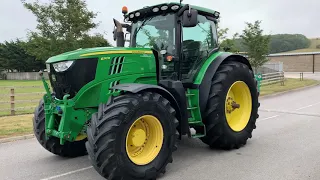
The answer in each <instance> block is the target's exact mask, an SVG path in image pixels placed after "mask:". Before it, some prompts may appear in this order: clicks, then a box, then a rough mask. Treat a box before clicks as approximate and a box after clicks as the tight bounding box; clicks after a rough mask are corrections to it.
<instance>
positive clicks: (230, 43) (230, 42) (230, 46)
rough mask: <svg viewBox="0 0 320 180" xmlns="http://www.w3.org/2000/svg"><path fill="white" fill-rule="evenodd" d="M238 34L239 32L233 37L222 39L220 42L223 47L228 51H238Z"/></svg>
mask: <svg viewBox="0 0 320 180" xmlns="http://www.w3.org/2000/svg"><path fill="white" fill-rule="evenodd" d="M238 36H239V34H238V33H235V34H234V35H233V37H232V39H225V40H224V41H222V43H221V44H220V47H221V49H223V50H224V51H227V52H233V53H238V52H239V51H240V50H239V48H238V47H237V46H236V39H237V37H238Z"/></svg>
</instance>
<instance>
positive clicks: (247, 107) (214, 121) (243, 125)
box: [201, 61, 259, 149]
mask: <svg viewBox="0 0 320 180" xmlns="http://www.w3.org/2000/svg"><path fill="white" fill-rule="evenodd" d="M258 107H259V102H258V91H257V82H256V80H255V78H254V75H253V72H252V71H251V70H250V69H249V68H248V66H246V65H245V64H242V63H240V62H233V61H229V62H226V63H223V64H222V65H220V67H219V69H218V71H217V72H216V74H215V76H214V78H213V79H212V84H211V89H210V94H209V99H208V103H207V108H206V111H205V114H204V118H203V119H204V120H203V122H204V124H205V125H206V130H207V132H206V133H207V134H206V136H205V137H203V138H201V140H202V141H203V142H204V143H206V144H208V145H210V147H212V148H222V149H233V148H239V147H240V146H242V145H245V144H246V142H247V139H248V138H251V137H252V131H253V130H254V129H255V128H256V125H255V123H256V119H257V118H258V116H259V115H258Z"/></svg>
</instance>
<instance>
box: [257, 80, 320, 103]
mask: <svg viewBox="0 0 320 180" xmlns="http://www.w3.org/2000/svg"><path fill="white" fill-rule="evenodd" d="M316 86H320V82H318V83H316V84H313V85H310V86H305V87H300V88H296V89H291V90H287V91H282V92H278V93H274V94H269V95H263V96H260V97H259V99H266V98H272V97H276V96H280V95H283V94H288V93H291V92H299V91H303V90H306V89H311V88H313V87H316Z"/></svg>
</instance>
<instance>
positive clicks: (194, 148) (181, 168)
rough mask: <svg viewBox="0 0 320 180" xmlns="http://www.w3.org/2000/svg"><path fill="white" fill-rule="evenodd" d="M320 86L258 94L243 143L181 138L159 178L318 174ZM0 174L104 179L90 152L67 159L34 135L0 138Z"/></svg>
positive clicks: (263, 179) (23, 178) (306, 178)
mask: <svg viewBox="0 0 320 180" xmlns="http://www.w3.org/2000/svg"><path fill="white" fill-rule="evenodd" d="M319 92H320V86H316V87H313V88H309V89H306V90H303V91H297V92H291V93H286V94H284V95H279V96H274V97H268V98H262V99H261V100H260V102H261V108H260V113H259V114H260V118H259V119H258V121H257V129H256V130H255V131H254V133H253V137H252V139H250V140H249V141H248V143H247V145H246V146H245V147H242V148H240V149H237V150H231V151H222V150H211V149H209V148H208V147H207V146H206V145H204V144H203V143H202V142H201V141H199V140H198V139H188V138H183V140H182V141H181V142H180V144H179V148H178V151H177V152H175V153H174V161H173V163H172V164H170V165H169V166H168V167H167V172H166V174H165V175H164V176H162V177H160V178H159V179H160V180H180V179H181V180H220V179H221V180H319V179H320V156H319V154H320V131H319V128H320V96H319ZM0 179H1V180H51V179H52V180H73V179H74V180H104V179H103V178H101V177H100V176H99V174H98V173H97V172H95V170H94V169H93V168H92V167H91V165H90V162H89V160H88V157H87V156H85V157H79V158H74V159H65V158H61V157H57V156H55V155H52V154H50V153H48V152H47V151H46V150H44V149H43V148H42V147H41V146H40V145H39V144H38V142H37V141H36V140H35V139H29V140H22V141H17V142H10V143H5V144H0Z"/></svg>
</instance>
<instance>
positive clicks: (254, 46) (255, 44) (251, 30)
mask: <svg viewBox="0 0 320 180" xmlns="http://www.w3.org/2000/svg"><path fill="white" fill-rule="evenodd" d="M246 24H247V27H246V28H245V29H244V30H243V34H241V35H240V37H241V38H242V39H243V45H244V46H246V47H247V48H248V51H247V53H246V54H247V55H248V58H249V61H250V63H251V65H252V66H253V67H254V68H258V67H260V66H262V65H263V64H264V63H266V62H267V61H268V59H267V58H266V55H267V54H268V53H269V43H270V36H269V35H267V36H265V35H263V30H262V29H261V27H260V24H261V21H255V22H254V23H248V22H247V23H246Z"/></svg>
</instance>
